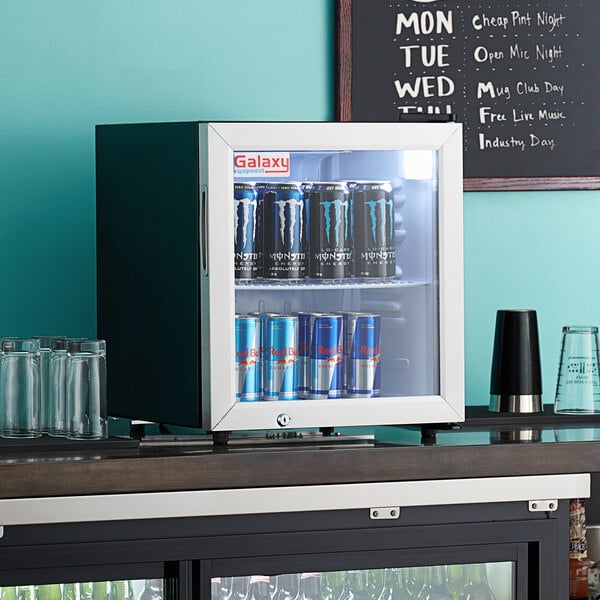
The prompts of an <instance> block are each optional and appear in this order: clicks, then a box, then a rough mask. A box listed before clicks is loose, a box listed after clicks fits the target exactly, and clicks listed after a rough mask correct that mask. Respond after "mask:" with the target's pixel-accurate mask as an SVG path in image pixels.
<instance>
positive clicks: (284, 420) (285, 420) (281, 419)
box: [277, 413, 292, 427]
mask: <svg viewBox="0 0 600 600" xmlns="http://www.w3.org/2000/svg"><path fill="white" fill-rule="evenodd" d="M291 420H292V417H290V415H286V414H285V413H281V414H280V415H278V416H277V424H278V425H279V426H280V427H286V426H287V425H289V424H290V421H291Z"/></svg>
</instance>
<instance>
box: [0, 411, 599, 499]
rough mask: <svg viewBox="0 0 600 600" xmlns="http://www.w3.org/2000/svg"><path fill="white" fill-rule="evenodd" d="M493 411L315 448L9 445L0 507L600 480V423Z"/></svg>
mask: <svg viewBox="0 0 600 600" xmlns="http://www.w3.org/2000/svg"><path fill="white" fill-rule="evenodd" d="M475 408H477V407H475ZM485 412H486V411H479V412H477V411H476V410H475V411H473V410H471V417H469V415H468V418H467V422H466V423H464V424H461V425H457V426H454V427H456V428H455V429H454V428H448V426H447V425H440V426H439V427H440V428H439V429H437V428H436V427H435V426H431V427H428V429H427V430H425V431H422V430H421V429H420V428H419V427H415V426H412V427H410V426H409V427H398V426H386V427H377V428H371V429H369V428H362V429H360V430H347V429H345V430H343V431H340V432H337V431H336V432H335V433H336V434H338V435H333V436H330V437H327V438H320V436H315V437H316V440H315V439H313V438H311V436H310V432H299V433H298V434H296V436H295V437H293V438H292V439H285V436H284V434H282V433H280V434H279V436H278V435H277V432H271V433H270V434H269V435H268V437H270V438H274V439H264V440H262V439H261V438H260V436H256V437H253V438H251V439H246V438H243V439H239V438H233V439H231V441H230V442H229V443H228V444H227V445H223V446H216V445H213V444H212V443H210V441H209V440H208V439H206V440H205V439H203V438H202V437H201V436H196V437H189V436H180V437H178V438H177V437H176V436H174V437H169V436H166V437H160V438H153V437H152V436H150V437H147V438H144V439H143V440H142V441H139V440H134V439H125V438H111V439H109V440H105V441H101V442H93V441H90V442H88V443H83V442H67V441H66V440H61V439H56V440H50V439H48V438H45V437H44V438H38V439H36V440H19V441H18V442H10V441H8V440H3V441H2V443H1V444H0V498H4V499H7V498H36V497H50V496H74V495H77V496H81V495H97V494H127V493H140V492H171V491H188V490H213V489H214V490H218V489H235V488H260V487H284V486H309V485H323V484H349V483H373V482H389V481H420V480H439V479H462V478H481V477H511V476H522V475H554V474H570V473H594V472H600V443H599V441H600V423H599V422H598V418H596V417H594V418H593V419H588V420H587V421H583V422H582V421H581V420H580V419H581V418H578V419H570V418H564V417H561V418H557V417H553V416H551V415H549V414H546V412H545V413H544V414H543V415H539V416H530V417H526V416H519V417H515V418H511V417H508V418H503V417H498V416H496V415H494V416H489V415H487V416H486V414H485ZM340 434H341V435H340ZM288 435H289V434H288ZM373 436H374V439H373ZM319 440H320V441H319ZM177 441H178V442H179V443H175V442H177Z"/></svg>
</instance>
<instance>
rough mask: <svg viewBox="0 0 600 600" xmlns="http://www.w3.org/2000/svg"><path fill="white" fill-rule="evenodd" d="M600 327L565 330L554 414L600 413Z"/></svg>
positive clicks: (576, 327)
mask: <svg viewBox="0 0 600 600" xmlns="http://www.w3.org/2000/svg"><path fill="white" fill-rule="evenodd" d="M598 351H599V349H598V328H597V327H588V326H584V327H581V326H569V327H563V330H562V346H561V350H560V362H559V367H558V381H557V383H556V399H555V401H554V412H555V413H565V414H585V413H596V412H600V378H599V375H598V361H599V354H598Z"/></svg>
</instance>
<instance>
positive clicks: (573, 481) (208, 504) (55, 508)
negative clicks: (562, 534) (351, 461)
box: [0, 473, 591, 527]
mask: <svg viewBox="0 0 600 600" xmlns="http://www.w3.org/2000/svg"><path fill="white" fill-rule="evenodd" d="M590 479H591V478H590V475H589V474H588V473H586V474H565V475H534V476H520V477H488V478H473V479H440V480H428V481H392V482H384V483H357V484H340V485H311V486H290V487H265V488H237V489H221V490H198V491H186V492H152V493H132V494H107V495H93V496H62V497H42V498H16V499H4V500H0V526H4V527H6V526H10V525H34V524H49V523H77V522H89V521H118V520H132V519H166V518H179V517H203V516H223V515H241V514H267V513H286V512H304V511H323V510H348V509H369V508H370V507H373V506H400V507H408V506H441V505H449V504H479V503H493V502H514V501H521V500H524V501H529V500H543V499H548V498H553V499H569V498H588V497H589V496H590V486H591V483H590Z"/></svg>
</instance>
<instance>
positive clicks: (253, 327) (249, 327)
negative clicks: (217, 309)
mask: <svg viewBox="0 0 600 600" xmlns="http://www.w3.org/2000/svg"><path fill="white" fill-rule="evenodd" d="M235 373H236V392H235V397H236V399H237V400H238V401H239V402H255V401H257V400H260V322H259V320H258V318H257V317H250V316H240V315H236V317H235Z"/></svg>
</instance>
